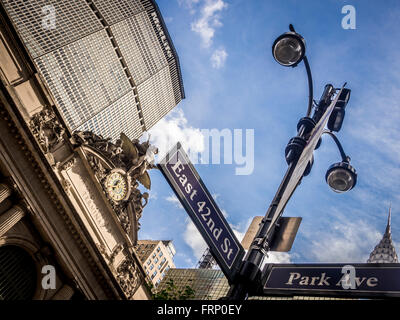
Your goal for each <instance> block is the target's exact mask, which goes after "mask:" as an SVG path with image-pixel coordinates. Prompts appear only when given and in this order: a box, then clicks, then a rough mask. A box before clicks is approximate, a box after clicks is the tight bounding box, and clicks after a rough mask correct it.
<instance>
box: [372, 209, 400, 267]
mask: <svg viewBox="0 0 400 320" xmlns="http://www.w3.org/2000/svg"><path fill="white" fill-rule="evenodd" d="M391 218H392V210H391V208H389V217H388V222H387V225H386V230H385V233H384V235H383V238H382V240H381V241H380V242H379V243H378V244H377V245H376V247H375V249H374V250H373V251H372V252H371V254H370V255H369V259H368V261H367V262H368V263H398V262H399V260H398V258H397V254H396V249H395V248H394V245H393V241H392V232H391V227H390V223H391Z"/></svg>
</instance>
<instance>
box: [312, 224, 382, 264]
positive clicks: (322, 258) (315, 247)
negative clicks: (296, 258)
mask: <svg viewBox="0 0 400 320" xmlns="http://www.w3.org/2000/svg"><path fill="white" fill-rule="evenodd" d="M332 224H333V225H332V228H331V229H328V230H324V231H323V232H317V233H315V232H314V235H313V237H312V238H313V239H318V240H313V241H312V242H311V248H310V250H309V255H310V256H311V258H312V259H314V260H316V261H318V262H326V263H333V262H344V263H346V262H359V263H364V262H366V260H367V259H368V255H369V253H370V252H371V251H372V250H373V249H374V247H375V245H376V244H377V243H378V242H379V241H380V239H381V238H382V234H381V233H379V232H378V231H377V230H376V229H374V228H373V227H371V225H369V224H367V223H366V222H364V221H363V220H358V221H355V222H352V221H348V220H346V219H344V218H343V216H342V217H341V218H340V219H339V221H337V222H332Z"/></svg>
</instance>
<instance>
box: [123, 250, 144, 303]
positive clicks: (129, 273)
mask: <svg viewBox="0 0 400 320" xmlns="http://www.w3.org/2000/svg"><path fill="white" fill-rule="evenodd" d="M117 273H118V274H117V281H118V283H119V285H120V286H121V288H122V290H124V292H125V294H126V296H127V297H128V299H131V298H132V297H133V295H134V294H135V292H136V290H137V289H138V288H139V286H140V284H141V277H140V272H139V270H138V267H137V265H136V263H135V261H133V259H132V258H130V257H127V258H126V259H125V260H124V261H123V262H122V263H121V264H120V265H119V266H118V268H117Z"/></svg>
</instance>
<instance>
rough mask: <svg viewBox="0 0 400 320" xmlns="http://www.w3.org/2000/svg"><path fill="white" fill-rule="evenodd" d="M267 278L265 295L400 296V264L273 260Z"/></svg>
mask: <svg viewBox="0 0 400 320" xmlns="http://www.w3.org/2000/svg"><path fill="white" fill-rule="evenodd" d="M264 281H265V282H264V284H263V290H264V295H284V296H292V295H305V296H307V295H309V296H326V297H328V296H335V297H365V298H369V297H400V264H399V263H385V264H378V263H363V264H351V263H349V264H271V265H267V266H266V268H265V273H264Z"/></svg>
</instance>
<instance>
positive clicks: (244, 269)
mask: <svg viewBox="0 0 400 320" xmlns="http://www.w3.org/2000/svg"><path fill="white" fill-rule="evenodd" d="M289 29H290V32H286V33H284V34H282V35H281V36H279V37H278V38H277V39H276V40H275V41H274V43H273V46H272V54H273V56H274V59H275V60H276V61H277V62H278V63H279V64H281V65H283V66H286V67H295V66H297V65H298V64H299V63H300V62H301V61H303V62H304V65H305V67H306V71H307V78H308V85H309V102H308V109H307V115H306V117H304V118H302V119H300V121H299V123H298V126H297V132H298V133H297V136H295V137H293V138H292V139H290V141H289V143H288V145H287V146H286V149H285V159H286V161H287V163H288V169H287V171H286V173H285V176H284V178H283V180H282V182H281V184H280V185H279V187H278V190H277V192H276V194H275V196H274V198H273V199H272V201H271V204H270V206H269V207H268V210H267V213H266V214H265V217H264V219H263V220H262V221H261V223H260V226H259V229H258V232H257V233H256V236H255V237H254V239H253V241H252V245H251V246H250V249H249V251H248V253H247V255H246V257H245V259H244V260H243V262H242V264H241V266H240V268H239V270H238V273H237V274H236V276H235V280H234V281H233V284H232V286H231V289H230V291H229V293H228V296H229V299H233V300H237V299H245V298H246V296H247V295H248V294H249V293H260V292H263V291H262V288H261V287H260V285H261V280H262V278H263V277H264V276H263V271H262V270H261V265H262V263H263V260H264V258H265V256H266V255H267V253H268V251H269V250H270V248H271V244H272V243H271V242H272V241H274V240H273V239H274V237H273V236H274V234H275V231H276V228H277V227H278V225H279V220H280V218H281V216H282V214H283V210H284V208H285V206H286V204H287V202H288V201H289V199H290V197H291V196H292V194H293V192H294V191H295V189H296V188H297V186H298V185H299V184H300V182H301V179H302V178H303V177H304V176H306V175H308V174H309V173H310V171H311V167H312V164H313V152H314V150H315V149H317V148H318V147H319V145H320V141H321V135H322V134H323V133H326V134H329V135H330V136H331V137H332V138H333V139H334V141H335V142H336V145H337V146H338V148H339V151H340V154H341V156H342V161H341V162H339V163H335V164H334V165H332V166H331V167H330V168H329V169H328V172H327V173H326V176H325V179H326V182H327V183H328V185H329V186H330V187H331V188H332V190H333V191H335V192H346V191H348V190H351V189H352V188H354V186H355V185H356V182H357V173H356V171H355V169H354V168H353V167H352V166H351V165H350V158H349V157H348V156H347V155H346V154H345V153H344V151H343V148H342V146H341V144H340V142H339V140H338V139H337V138H336V136H335V134H334V133H333V131H336V132H338V131H339V130H340V129H341V126H342V123H343V119H344V114H345V112H344V109H345V107H346V104H347V102H348V101H349V98H350V90H349V89H345V88H344V86H345V85H346V84H344V85H343V87H342V88H341V89H335V88H334V87H333V86H332V85H331V84H327V85H326V86H325V89H324V92H323V94H322V96H321V99H320V101H319V103H315V105H316V107H315V110H314V114H313V115H312V116H311V112H312V107H313V102H314V100H313V84H312V77H311V70H310V65H309V63H308V60H307V57H306V55H305V41H304V39H303V37H302V36H300V35H299V34H298V33H296V31H295V30H294V27H293V25H290V26H289ZM338 90H339V93H338V94H337V95H336V96H335V98H333V96H334V95H335V93H336V92H337V91H338ZM326 125H327V126H328V129H329V130H324V127H325V126H326Z"/></svg>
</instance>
